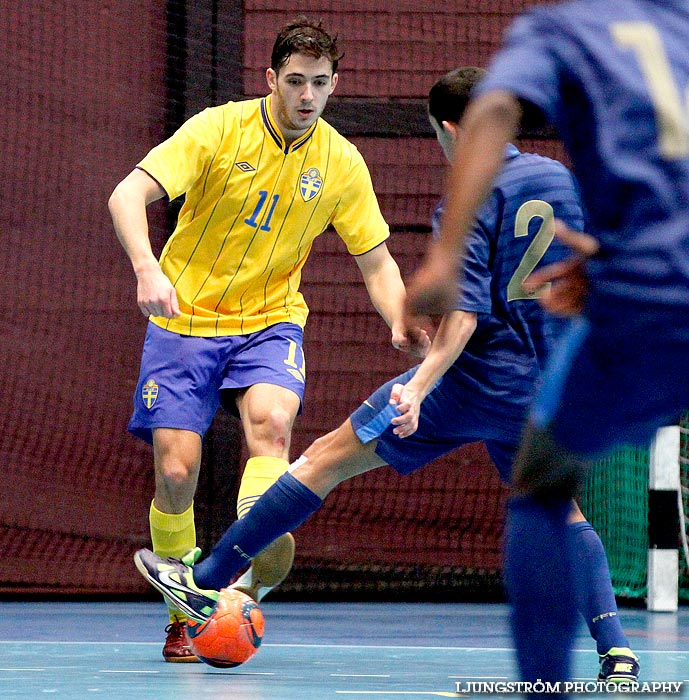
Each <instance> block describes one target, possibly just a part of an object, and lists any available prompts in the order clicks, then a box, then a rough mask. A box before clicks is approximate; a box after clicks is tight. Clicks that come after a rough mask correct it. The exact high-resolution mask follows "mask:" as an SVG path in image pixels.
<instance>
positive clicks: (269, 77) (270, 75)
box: [266, 68, 278, 92]
mask: <svg viewBox="0 0 689 700" xmlns="http://www.w3.org/2000/svg"><path fill="white" fill-rule="evenodd" d="M266 81H267V83H268V87H269V88H270V90H271V92H275V90H276V89H277V86H278V75H277V73H276V72H275V71H274V70H273V69H272V68H268V69H267V70H266Z"/></svg>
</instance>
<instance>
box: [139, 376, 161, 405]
mask: <svg viewBox="0 0 689 700" xmlns="http://www.w3.org/2000/svg"><path fill="white" fill-rule="evenodd" d="M141 398H142V399H143V400H144V404H145V405H146V408H152V407H153V404H154V403H155V402H156V399H157V398H158V385H157V384H156V383H155V381H154V380H153V379H149V380H148V381H147V382H146V383H145V384H144V385H143V386H142V387H141Z"/></svg>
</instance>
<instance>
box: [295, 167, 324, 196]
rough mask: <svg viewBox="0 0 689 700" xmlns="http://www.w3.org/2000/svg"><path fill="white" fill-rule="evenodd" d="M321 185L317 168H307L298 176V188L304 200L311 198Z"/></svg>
mask: <svg viewBox="0 0 689 700" xmlns="http://www.w3.org/2000/svg"><path fill="white" fill-rule="evenodd" d="M322 186H323V179H322V178H321V174H320V173H319V172H318V168H309V169H308V170H307V171H306V172H305V173H302V174H301V177H300V178H299V190H300V191H301V197H302V199H303V200H304V201H305V202H308V201H310V200H312V199H313V198H314V197H315V196H316V195H317V194H318V193H319V192H320V191H321V187H322Z"/></svg>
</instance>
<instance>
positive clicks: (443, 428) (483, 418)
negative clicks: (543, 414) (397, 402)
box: [350, 367, 526, 483]
mask: <svg viewBox="0 0 689 700" xmlns="http://www.w3.org/2000/svg"><path fill="white" fill-rule="evenodd" d="M416 370H417V367H413V368H412V369H410V370H408V371H407V372H405V373H404V374H401V375H400V376H398V377H396V378H395V379H391V380H390V381H389V382H387V383H386V384H383V386H381V387H380V388H379V389H378V390H376V391H375V392H374V393H373V394H371V396H370V397H369V398H368V399H367V400H366V401H364V403H363V404H361V406H359V408H357V410H356V411H354V413H352V415H351V416H350V420H351V422H352V426H353V427H354V431H355V433H356V435H357V437H358V438H359V440H361V442H363V443H364V444H366V443H369V442H371V441H372V440H378V444H377V445H376V454H377V455H378V456H379V457H380V458H381V459H384V460H385V462H386V463H387V464H389V465H390V466H391V467H392V468H393V469H394V470H395V471H397V472H398V473H400V474H411V473H412V472H413V471H416V470H417V469H419V468H421V467H423V466H425V465H426V464H428V463H429V462H431V461H433V460H434V459H436V458H438V457H440V456H442V455H444V454H447V453H448V452H450V451H452V450H455V449H457V448H458V447H462V445H467V444H469V443H470V442H477V441H479V440H481V441H483V442H485V444H486V447H487V448H488V453H489V454H490V456H491V459H492V460H493V462H494V463H495V466H496V467H497V469H498V472H499V473H500V478H501V479H502V480H503V481H504V482H505V483H509V479H510V473H511V471H512V463H513V461H514V456H515V454H516V451H517V447H518V445H519V437H520V434H521V430H522V427H523V423H524V420H525V418H526V404H521V403H520V404H518V405H515V409H514V420H513V421H507V422H505V423H503V427H500V426H499V425H498V424H497V422H496V421H495V420H493V417H492V416H490V415H489V413H490V410H489V409H487V408H484V407H482V406H480V404H479V402H477V401H475V400H472V396H471V393H470V392H467V391H466V387H463V386H460V384H459V383H458V381H457V377H455V375H454V374H453V372H452V371H451V370H450V371H448V372H447V373H446V374H445V375H444V376H443V377H442V378H441V379H440V380H439V382H438V384H437V385H436V387H435V388H434V389H433V390H432V391H431V392H430V393H429V394H428V396H426V398H425V399H424V400H423V403H422V404H421V412H420V415H419V427H418V429H417V430H416V432H415V433H414V434H413V435H410V436H409V437H405V438H400V437H398V436H397V435H395V434H394V433H393V432H392V430H393V428H394V426H393V425H391V424H390V421H391V420H392V419H393V418H394V417H395V416H397V415H399V413H398V412H397V408H396V407H395V406H394V405H392V404H390V391H391V390H392V386H393V384H406V383H407V382H408V381H409V380H410V379H411V378H412V377H413V376H414V374H415V373H416Z"/></svg>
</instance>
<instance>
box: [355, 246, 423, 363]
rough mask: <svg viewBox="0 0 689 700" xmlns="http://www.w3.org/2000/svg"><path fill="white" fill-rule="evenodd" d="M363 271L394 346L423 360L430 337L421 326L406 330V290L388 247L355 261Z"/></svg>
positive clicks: (356, 258) (371, 295)
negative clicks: (390, 333)
mask: <svg viewBox="0 0 689 700" xmlns="http://www.w3.org/2000/svg"><path fill="white" fill-rule="evenodd" d="M354 259H355V260H356V262H357V265H358V266H359V270H361V275H362V277H363V278H364V282H365V284H366V289H367V290H368V294H369V296H370V297H371V301H372V302H373V306H375V308H376V310H377V311H378V313H379V314H380V315H381V316H382V317H383V319H384V320H385V322H386V323H387V324H388V326H389V327H390V330H391V331H392V344H393V345H394V346H395V347H396V348H398V349H399V350H404V351H405V352H409V353H411V354H414V355H418V356H419V357H423V356H424V355H425V354H426V352H427V350H428V347H429V345H430V339H429V337H428V334H427V333H426V331H425V330H423V328H421V327H420V326H418V325H413V326H411V327H410V328H407V326H406V323H405V320H404V303H405V299H406V289H405V287H404V282H402V276H401V275H400V269H399V267H398V266H397V263H396V262H395V260H394V258H393V257H392V255H390V251H389V250H388V247H387V245H385V243H381V244H379V245H377V246H376V247H375V248H373V249H372V250H369V251H368V252H367V253H363V254H362V255H356V256H355V258H354Z"/></svg>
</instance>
